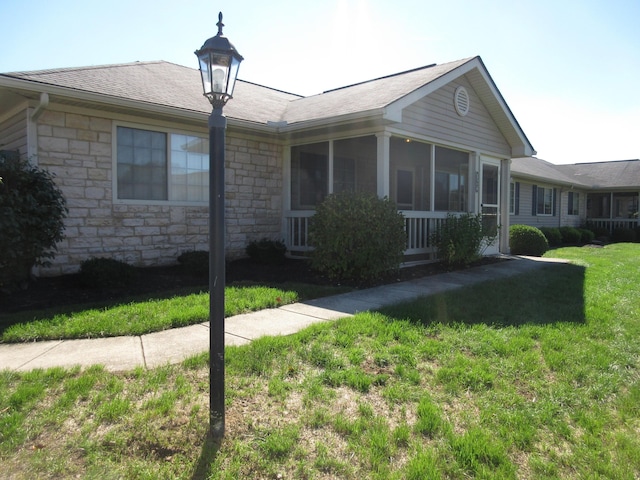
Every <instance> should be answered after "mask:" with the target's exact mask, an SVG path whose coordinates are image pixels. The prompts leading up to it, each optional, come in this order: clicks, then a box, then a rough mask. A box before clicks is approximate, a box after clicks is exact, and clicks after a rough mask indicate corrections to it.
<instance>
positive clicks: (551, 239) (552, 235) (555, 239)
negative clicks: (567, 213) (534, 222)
mask: <svg viewBox="0 0 640 480" xmlns="http://www.w3.org/2000/svg"><path fill="white" fill-rule="evenodd" d="M540 231H541V232H542V233H543V235H544V236H545V237H546V239H547V242H548V243H549V246H551V247H557V246H558V245H561V244H562V234H561V233H560V229H559V228H556V227H540Z"/></svg>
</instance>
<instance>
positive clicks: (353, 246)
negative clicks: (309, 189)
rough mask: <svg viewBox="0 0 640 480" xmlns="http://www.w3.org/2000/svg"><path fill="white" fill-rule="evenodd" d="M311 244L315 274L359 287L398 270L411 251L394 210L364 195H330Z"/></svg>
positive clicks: (318, 213) (316, 218)
mask: <svg viewBox="0 0 640 480" xmlns="http://www.w3.org/2000/svg"><path fill="white" fill-rule="evenodd" d="M309 239H310V242H311V244H312V245H313V246H314V251H313V253H312V257H311V261H312V265H313V267H314V268H315V269H316V270H318V271H320V272H322V273H324V274H326V275H327V276H328V277H329V278H332V279H335V280H345V281H351V282H357V283H366V282H370V281H372V280H375V279H377V278H379V277H380V276H381V275H383V274H384V273H386V272H388V271H392V270H397V269H398V268H399V267H400V263H401V262H402V256H403V254H404V250H405V248H406V245H407V236H406V233H405V231H404V217H403V215H402V214H401V213H399V212H398V209H397V207H396V205H395V204H394V203H393V202H390V201H389V200H388V199H386V198H384V199H380V198H378V197H377V196H375V195H373V194H370V193H363V192H342V193H338V194H333V195H329V196H328V197H327V198H326V199H325V201H324V202H322V203H321V204H320V205H319V206H318V209H317V211H316V214H315V215H314V216H313V218H312V220H311V225H310V228H309Z"/></svg>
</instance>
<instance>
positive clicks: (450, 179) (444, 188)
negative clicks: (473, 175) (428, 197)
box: [435, 147, 469, 212]
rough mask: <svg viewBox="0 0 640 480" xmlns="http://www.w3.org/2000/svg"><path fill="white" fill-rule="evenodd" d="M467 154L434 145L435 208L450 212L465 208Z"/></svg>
mask: <svg viewBox="0 0 640 480" xmlns="http://www.w3.org/2000/svg"><path fill="white" fill-rule="evenodd" d="M468 176H469V154H468V153H466V152H461V151H458V150H451V149H449V148H444V147H436V178H435V209H436V210H442V211H450V212H465V211H466V210H467V184H468V181H467V180H468Z"/></svg>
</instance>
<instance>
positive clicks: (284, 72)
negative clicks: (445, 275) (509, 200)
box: [0, 0, 640, 164]
mask: <svg viewBox="0 0 640 480" xmlns="http://www.w3.org/2000/svg"><path fill="white" fill-rule="evenodd" d="M219 11H222V12H223V15H224V19H223V22H224V24H225V27H224V34H225V36H226V37H227V38H229V40H230V41H231V42H232V43H233V45H234V46H235V47H236V49H237V50H238V51H239V52H240V54H241V55H242V56H243V57H244V59H245V60H244V61H243V62H242V64H241V66H240V74H239V78H240V79H242V80H247V81H250V82H254V83H258V84H261V85H265V86H268V87H272V88H276V89H278V90H284V91H287V92H291V93H296V94H300V95H305V96H307V95H313V94H317V93H320V92H322V91H325V90H329V89H332V88H337V87H341V86H346V85H350V84H353V83H357V82H361V81H365V80H369V79H373V78H377V77H381V76H385V75H389V74H393V73H398V72H402V71H405V70H410V69H413V68H417V67H421V66H425V65H429V64H432V63H446V62H449V61H454V60H459V59H463V58H468V57H473V56H476V55H479V56H480V57H481V58H482V60H483V62H484V64H485V66H486V67H487V69H488V71H489V73H490V75H491V77H492V78H493V80H494V82H495V83H496V85H497V87H498V89H499V90H500V92H501V93H502V96H503V97H504V98H505V100H506V102H507V104H508V105H509V107H510V109H511V111H512V112H513V114H514V115H515V118H516V119H517V121H518V123H519V124H520V126H521V127H522V129H523V131H524V132H525V134H526V135H527V137H528V138H529V141H530V142H531V143H532V144H533V146H534V148H535V149H536V151H537V157H538V158H542V159H544V160H548V161H550V162H552V163H555V164H565V163H580V162H594V161H609V160H624V159H631V158H640V28H638V23H639V22H640V0H483V1H478V0H447V1H442V0H441V1H438V2H433V1H429V0H321V1H320V0H315V1H313V0H305V1H302V0H217V1H211V0H182V1H175V0H173V1H168V0H153V1H151V0H108V1H96V0H55V1H51V0H0V18H2V19H3V27H2V37H3V39H2V41H1V42H0V72H2V73H7V72H15V71H28V70H42V69H49V68H63V67H79V66H91V65H105V64H115V63H128V62H135V61H152V60H166V61H169V62H174V63H177V64H180V65H185V66H190V67H193V68H197V60H196V56H195V55H194V53H193V52H194V51H195V50H197V49H199V48H200V47H201V46H202V44H203V43H204V42H205V40H207V39H208V38H209V37H212V36H214V35H215V34H216V33H217V27H216V23H217V21H218V12H219Z"/></svg>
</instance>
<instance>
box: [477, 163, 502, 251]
mask: <svg viewBox="0 0 640 480" xmlns="http://www.w3.org/2000/svg"><path fill="white" fill-rule="evenodd" d="M480 185H481V189H480V213H481V214H482V227H483V230H484V231H485V232H487V233H488V236H486V237H485V245H484V247H486V248H485V251H484V254H485V255H497V254H498V253H499V251H500V245H499V243H500V242H499V237H498V226H499V225H498V219H499V218H500V161H499V160H490V159H485V158H483V159H482V161H481V162H480ZM489 242H491V243H489Z"/></svg>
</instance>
